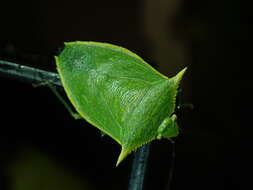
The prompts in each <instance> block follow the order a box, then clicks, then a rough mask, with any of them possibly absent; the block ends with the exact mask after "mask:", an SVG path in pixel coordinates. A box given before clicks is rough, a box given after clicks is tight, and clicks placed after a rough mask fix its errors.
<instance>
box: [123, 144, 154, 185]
mask: <svg viewBox="0 0 253 190" xmlns="http://www.w3.org/2000/svg"><path fill="white" fill-rule="evenodd" d="M149 150H150V144H149V143H148V144H145V145H143V146H142V147H141V148H139V149H138V150H137V151H136V152H135V154H134V160H133V165H132V171H131V176H130V181H129V188H128V190H143V185H144V177H145V173H146V168H147V164H148V156H149Z"/></svg>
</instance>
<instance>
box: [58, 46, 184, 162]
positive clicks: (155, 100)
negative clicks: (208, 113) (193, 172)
mask: <svg viewBox="0 0 253 190" xmlns="http://www.w3.org/2000/svg"><path fill="white" fill-rule="evenodd" d="M55 59H56V65H57V70H58V72H59V75H60V78H61V81H62V84H63V87H64V89H65V91H66V94H67V96H68V98H69V99H70V101H71V103H72V104H73V106H74V107H75V109H76V111H77V112H78V114H80V116H81V117H82V118H84V119H85V120H86V121H88V122H89V123H90V124H92V125H93V126H95V127H96V128H98V129H99V130H101V131H102V132H103V133H105V134H107V135H109V136H110V137H111V138H113V139H114V140H115V141H116V142H118V143H119V144H120V145H121V153H120V155H119V157H118V160H117V164H116V165H118V164H119V163H120V162H121V161H122V160H123V159H124V158H125V157H126V156H127V155H128V154H130V153H131V152H132V151H133V150H135V149H137V148H139V147H141V146H142V145H144V144H145V143H148V142H150V141H152V140H155V139H161V138H171V137H175V136H177V135H178V125H177V123H176V115H175V114H174V110H175V102H176V95H177V89H178V86H179V83H180V81H181V79H182V77H183V75H184V72H185V71H186V68H185V69H183V70H182V71H180V72H179V73H178V74H177V75H176V76H174V77H172V78H167V77H166V76H164V75H162V74H161V73H159V72H158V71H156V70H155V69H154V68H152V67H151V66H150V65H149V64H147V63H146V62H145V61H144V60H143V59H142V58H140V57H139V56H138V55H136V54H134V53H133V52H131V51H129V50H127V49H125V48H122V47H119V46H116V45H112V44H108V43H100V42H81V41H77V42H67V43H65V47H64V49H63V51H62V52H61V54H60V55H59V56H56V57H55Z"/></svg>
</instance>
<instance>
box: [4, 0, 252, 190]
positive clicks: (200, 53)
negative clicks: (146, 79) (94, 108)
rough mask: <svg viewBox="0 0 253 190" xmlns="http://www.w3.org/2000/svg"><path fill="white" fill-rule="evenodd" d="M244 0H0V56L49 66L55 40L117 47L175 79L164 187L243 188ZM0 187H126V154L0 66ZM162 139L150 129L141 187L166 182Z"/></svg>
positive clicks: (246, 108)
mask: <svg viewBox="0 0 253 190" xmlns="http://www.w3.org/2000/svg"><path fill="white" fill-rule="evenodd" d="M249 7H250V6H249V5H247V4H246V2H245V1H239V0H234V1H228V0H227V1H225V0H221V1H218V0H212V1H211V0H207V1H201V0H156V1H154V0H128V1H125V0H122V1H120V0H118V1H116V0H107V1H87V0H79V1H78V0H77V1H67V0H61V1H50V0H44V1H5V0H3V1H1V2H0V8H1V11H0V58H1V60H7V61H13V62H16V63H19V64H24V65H28V66H33V67H36V68H41V69H45V70H48V71H53V72H56V69H55V63H54V60H53V56H54V55H57V54H59V52H60V51H61V49H62V48H63V42H65V41H76V40H82V41H101V42H109V43H113V44H117V45H120V46H123V47H126V48H128V49H130V50H132V51H134V52H136V53H137V54H138V55H140V56H141V57H143V58H144V59H145V60H146V61H147V62H149V63H150V64H152V65H153V66H155V67H157V68H158V70H159V71H160V72H161V73H163V74H165V75H167V76H173V75H175V74H176V73H177V72H178V71H179V70H181V69H182V68H184V67H185V66H187V67H188V71H187V74H186V75H185V78H184V80H183V82H182V88H183V95H182V102H183V103H192V104H193V105H194V109H193V110H189V109H183V110H180V112H179V123H180V127H181V133H180V135H179V136H178V137H177V138H176V139H175V141H176V163H175V172H174V176H173V181H172V184H171V189H173V190H179V189H186V188H187V189H195V190H198V189H201V190H202V189H207V190H209V189H210V190H211V189H216V190H221V189H246V188H247V189H250V188H249V185H250V182H251V181H250V180H251V178H252V176H251V175H252V174H251V173H252V170H251V169H250V168H251V167H250V166H251V165H252V158H253V156H252V132H253V130H252V121H251V113H252V77H251V73H252V72H251V71H252V70H251V62H252V58H251V55H252V52H251V49H252V47H251V46H250V43H249V37H250V35H251V33H250V32H249V26H250V25H249V15H250V8H249ZM0 85H1V88H0V96H1V121H0V149H1V150H0V190H50V189H54V190H55V189H61V190H70V189H71V190H81V189H82V190H94V189H110V190H114V189H117V190H118V189H123V190H124V189H127V186H128V179H129V175H130V169H131V162H132V157H133V156H132V155H131V156H129V157H128V158H127V159H126V160H125V161H124V162H123V163H122V164H121V165H120V166H119V167H118V168H115V162H116V159H117V156H118V154H119V152H120V147H119V146H118V145H117V144H116V143H115V142H114V141H113V140H111V139H110V138H109V137H106V136H105V137H101V134H100V133H99V131H98V130H97V129H95V128H94V127H91V126H90V125H89V124H88V123H86V122H85V121H75V120H73V119H72V118H71V117H70V116H69V114H68V113H67V111H66V110H65V108H64V107H63V106H62V105H61V103H60V102H59V101H58V100H57V98H56V97H55V96H54V95H53V94H52V92H51V91H50V90H49V89H48V88H46V87H39V88H33V87H32V86H31V84H25V83H22V82H19V81H17V80H10V79H6V78H2V77H1V78H0ZM170 159H171V144H170V143H169V142H168V141H166V140H161V141H155V142H153V143H152V146H151V155H150V159H149V167H148V172H147V177H146V183H145V188H146V189H148V190H152V189H159V190H160V189H161V190H168V186H167V183H168V175H169V170H170Z"/></svg>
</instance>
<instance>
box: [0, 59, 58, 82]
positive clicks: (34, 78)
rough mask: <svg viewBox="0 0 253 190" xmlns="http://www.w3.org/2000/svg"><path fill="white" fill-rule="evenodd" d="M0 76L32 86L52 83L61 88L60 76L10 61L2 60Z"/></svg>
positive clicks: (0, 62) (0, 61)
mask: <svg viewBox="0 0 253 190" xmlns="http://www.w3.org/2000/svg"><path fill="white" fill-rule="evenodd" d="M0 75H2V76H4V77H7V78H13V79H17V80H21V81H24V82H28V83H32V84H35V83H42V82H48V81H50V83H52V84H54V85H56V86H61V81H60V78H59V75H58V74H56V73H52V72H48V71H44V70H41V69H36V68H33V67H28V66H24V65H19V64H16V63H12V62H8V61H2V60H0Z"/></svg>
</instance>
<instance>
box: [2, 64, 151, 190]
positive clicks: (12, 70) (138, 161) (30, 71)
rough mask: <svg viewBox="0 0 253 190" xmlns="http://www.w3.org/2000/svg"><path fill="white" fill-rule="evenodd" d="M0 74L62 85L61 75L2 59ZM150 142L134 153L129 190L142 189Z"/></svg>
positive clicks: (35, 81) (29, 80)
mask: <svg viewBox="0 0 253 190" xmlns="http://www.w3.org/2000/svg"><path fill="white" fill-rule="evenodd" d="M0 75H1V76H4V77H7V78H13V79H17V80H21V81H24V82H28V83H43V82H48V81H50V82H51V83H52V84H54V85H56V86H61V82H60V78H59V75H58V74H56V73H52V72H47V71H43V70H40V69H36V68H33V67H28V66H23V65H19V64H16V63H12V62H8V61H2V60H0ZM149 149H150V144H146V145H144V146H142V147H141V148H139V149H138V150H137V151H136V153H135V154H134V160H133V165H132V171H131V176H130V181H129V190H142V189H143V184H144V176H145V171H146V168H147V162H148V156H149Z"/></svg>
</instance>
